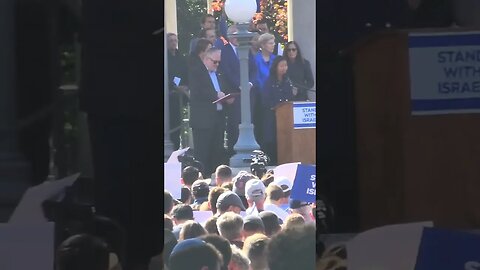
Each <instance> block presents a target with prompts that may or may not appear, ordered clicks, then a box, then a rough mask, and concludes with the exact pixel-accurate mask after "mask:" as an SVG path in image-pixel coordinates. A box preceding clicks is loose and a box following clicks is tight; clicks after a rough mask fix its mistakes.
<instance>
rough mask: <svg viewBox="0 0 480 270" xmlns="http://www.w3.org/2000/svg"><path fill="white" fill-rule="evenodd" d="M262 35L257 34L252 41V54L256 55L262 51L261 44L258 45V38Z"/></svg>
mask: <svg viewBox="0 0 480 270" xmlns="http://www.w3.org/2000/svg"><path fill="white" fill-rule="evenodd" d="M259 37H260V34H258V33H255V35H254V36H253V37H252V39H251V40H250V51H251V53H252V54H256V53H257V52H258V51H259V50H260V44H259V43H258V38H259Z"/></svg>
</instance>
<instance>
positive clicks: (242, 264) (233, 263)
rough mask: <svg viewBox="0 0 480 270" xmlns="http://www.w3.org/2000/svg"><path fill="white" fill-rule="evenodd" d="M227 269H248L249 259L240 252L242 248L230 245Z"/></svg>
mask: <svg viewBox="0 0 480 270" xmlns="http://www.w3.org/2000/svg"><path fill="white" fill-rule="evenodd" d="M228 269H229V270H249V269H250V260H249V259H248V258H247V257H246V256H245V255H244V254H243V253H242V250H241V249H239V248H238V247H236V246H235V245H232V259H231V260H230V263H229V264H228Z"/></svg>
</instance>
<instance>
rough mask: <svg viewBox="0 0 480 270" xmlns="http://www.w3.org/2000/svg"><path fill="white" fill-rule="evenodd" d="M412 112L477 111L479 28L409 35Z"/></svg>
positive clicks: (479, 106) (479, 102)
mask: <svg viewBox="0 0 480 270" xmlns="http://www.w3.org/2000/svg"><path fill="white" fill-rule="evenodd" d="M409 60H410V91H411V110H412V115H432V114H451V113H478V112H480V32H454V33H428V34H425V33H422V34H418V33H413V34H410V35H409Z"/></svg>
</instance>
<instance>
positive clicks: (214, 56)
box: [203, 48, 222, 72]
mask: <svg viewBox="0 0 480 270" xmlns="http://www.w3.org/2000/svg"><path fill="white" fill-rule="evenodd" d="M221 60H222V51H221V50H220V49H218V48H210V49H208V51H207V54H206V55H205V58H203V64H204V65H205V67H207V69H208V71H210V72H215V71H217V69H218V65H219V64H220V61H221Z"/></svg>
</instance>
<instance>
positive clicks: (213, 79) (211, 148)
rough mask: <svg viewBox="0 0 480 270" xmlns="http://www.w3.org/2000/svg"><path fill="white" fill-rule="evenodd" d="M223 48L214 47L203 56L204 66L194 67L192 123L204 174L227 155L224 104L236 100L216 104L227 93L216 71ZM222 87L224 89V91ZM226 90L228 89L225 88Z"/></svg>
mask: <svg viewBox="0 0 480 270" xmlns="http://www.w3.org/2000/svg"><path fill="white" fill-rule="evenodd" d="M220 60H221V51H220V50H219V49H217V48H211V49H209V50H208V51H207V53H206V56H205V58H204V59H203V64H204V67H202V66H199V67H198V68H197V69H195V70H193V71H191V77H190V81H191V82H195V83H192V84H191V86H190V126H191V128H192V131H193V147H194V156H195V158H196V159H197V160H198V161H200V162H201V163H202V164H203V167H204V171H203V172H202V174H203V175H207V176H208V175H210V174H212V173H213V172H214V170H215V168H216V167H217V166H218V165H220V164H221V163H222V161H223V158H224V150H225V149H224V148H223V139H224V136H223V135H224V132H225V109H226V108H225V107H226V106H228V105H229V103H230V104H231V103H232V102H233V99H229V100H228V103H227V102H225V103H218V104H213V102H214V101H215V100H217V99H219V98H222V97H224V96H225V92H229V91H228V90H225V89H226V88H225V83H224V81H223V78H222V76H220V75H219V74H218V73H217V72H216V71H217V68H218V65H219V64H220ZM222 90H223V91H222ZM224 91H225V92H224Z"/></svg>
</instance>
